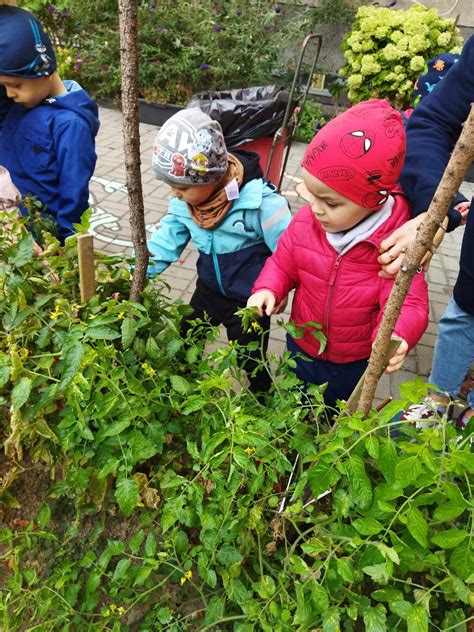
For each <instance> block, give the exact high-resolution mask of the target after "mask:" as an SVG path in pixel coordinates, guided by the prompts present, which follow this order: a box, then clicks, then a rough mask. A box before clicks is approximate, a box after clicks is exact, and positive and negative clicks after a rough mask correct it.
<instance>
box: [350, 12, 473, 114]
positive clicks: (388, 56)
mask: <svg viewBox="0 0 474 632" xmlns="http://www.w3.org/2000/svg"><path fill="white" fill-rule="evenodd" d="M458 33H459V31H458V29H457V28H456V27H455V24H454V20H451V19H447V18H441V17H440V16H439V14H438V11H437V10H436V9H426V8H425V7H424V6H423V5H421V4H414V5H413V6H412V7H410V8H409V9H408V10H406V11H403V10H394V9H387V8H380V7H370V6H368V7H361V8H359V10H358V12H357V17H356V21H355V23H354V26H353V28H352V31H351V32H350V33H349V34H348V35H347V37H346V39H345V41H344V44H343V46H342V48H343V51H344V55H345V59H346V62H345V64H344V66H343V67H342V69H341V71H340V74H341V76H343V77H347V84H348V96H349V99H350V100H351V101H353V102H354V103H356V102H359V101H363V100H365V99H370V98H382V99H387V100H388V101H390V102H391V103H392V104H393V105H394V106H395V107H398V108H402V107H409V106H410V105H411V93H412V90H413V84H414V82H415V80H416V79H417V77H419V76H420V75H421V74H422V73H423V71H424V67H425V64H426V62H427V61H428V60H429V59H430V58H432V57H434V56H435V55H437V54H439V53H445V52H449V51H452V52H459V50H460V45H461V42H462V40H461V38H460V37H459V35H458Z"/></svg>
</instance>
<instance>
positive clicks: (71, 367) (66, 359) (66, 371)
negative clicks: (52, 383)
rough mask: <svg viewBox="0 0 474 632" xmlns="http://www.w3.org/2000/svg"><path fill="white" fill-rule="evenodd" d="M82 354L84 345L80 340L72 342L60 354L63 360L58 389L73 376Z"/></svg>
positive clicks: (66, 383) (65, 384)
mask: <svg viewBox="0 0 474 632" xmlns="http://www.w3.org/2000/svg"><path fill="white" fill-rule="evenodd" d="M83 355H84V345H82V344H81V343H80V342H74V343H72V344H71V345H68V346H67V347H66V348H65V349H63V352H62V354H61V359H62V360H63V369H62V373H61V382H60V384H59V390H62V389H63V388H64V387H65V386H67V385H68V384H69V382H70V381H71V380H72V379H73V378H74V376H75V375H76V373H77V372H78V371H79V368H80V366H81V362H82V357H83Z"/></svg>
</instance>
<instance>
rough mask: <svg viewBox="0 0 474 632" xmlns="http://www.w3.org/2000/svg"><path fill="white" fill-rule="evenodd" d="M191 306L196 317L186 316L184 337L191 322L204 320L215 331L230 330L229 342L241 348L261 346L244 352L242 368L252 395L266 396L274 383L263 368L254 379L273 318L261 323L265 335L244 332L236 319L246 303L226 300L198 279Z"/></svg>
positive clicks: (265, 347) (183, 330) (228, 331)
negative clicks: (232, 341)
mask: <svg viewBox="0 0 474 632" xmlns="http://www.w3.org/2000/svg"><path fill="white" fill-rule="evenodd" d="M189 303H190V305H191V307H192V308H193V313H192V314H191V315H190V316H186V320H183V322H182V324H181V334H182V335H183V336H185V335H186V334H187V332H188V331H189V329H190V328H191V325H190V323H189V322H188V321H190V320H195V319H197V318H201V319H203V320H207V321H208V322H210V323H211V325H213V326H214V327H217V326H218V325H224V327H225V328H226V330H227V339H228V340H235V341H236V342H237V343H238V344H239V345H248V344H249V343H250V342H258V343H259V344H260V345H261V346H259V348H258V349H256V350H254V351H248V350H247V351H245V357H242V359H241V367H242V368H243V369H244V370H245V372H246V373H247V377H248V379H249V382H250V385H249V389H250V391H251V392H252V393H265V392H266V391H268V390H269V389H270V386H271V383H272V380H271V377H270V375H269V373H268V371H267V370H266V369H265V368H262V369H260V370H258V371H256V373H255V375H252V373H253V372H254V371H255V369H256V367H257V366H258V360H261V359H262V347H263V352H264V354H266V352H267V349H268V338H269V329H270V318H269V317H268V316H264V317H263V318H260V319H259V323H260V326H261V327H262V329H263V331H264V333H263V334H262V332H261V331H253V330H251V331H243V329H242V321H241V319H240V318H239V316H236V315H235V312H236V311H237V310H238V309H239V308H241V307H245V305H246V302H245V301H240V300H238V299H235V298H229V297H228V296H224V295H223V294H220V293H219V292H216V291H215V290H212V289H211V288H209V287H208V286H207V285H205V284H204V283H202V281H200V280H199V279H198V281H197V283H196V289H195V291H194V294H193V296H192V297H191V300H190V302H189Z"/></svg>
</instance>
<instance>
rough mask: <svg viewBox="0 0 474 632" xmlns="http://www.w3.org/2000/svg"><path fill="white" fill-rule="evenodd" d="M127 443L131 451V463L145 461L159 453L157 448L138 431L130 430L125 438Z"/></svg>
mask: <svg viewBox="0 0 474 632" xmlns="http://www.w3.org/2000/svg"><path fill="white" fill-rule="evenodd" d="M127 443H128V445H129V447H130V449H131V451H132V459H133V462H134V463H136V462H137V461H146V460H147V459H151V457H152V456H155V454H156V453H157V452H159V447H160V446H157V445H155V444H154V443H153V442H152V441H150V439H148V437H145V435H144V434H143V433H142V432H140V430H132V432H130V434H129V435H128V437H127Z"/></svg>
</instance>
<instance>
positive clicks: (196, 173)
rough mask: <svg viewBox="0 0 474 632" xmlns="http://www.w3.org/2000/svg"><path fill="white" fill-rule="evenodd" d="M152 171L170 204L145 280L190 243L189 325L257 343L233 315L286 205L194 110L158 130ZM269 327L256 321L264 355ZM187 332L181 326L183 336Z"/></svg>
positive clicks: (258, 383) (249, 158) (257, 380)
mask: <svg viewBox="0 0 474 632" xmlns="http://www.w3.org/2000/svg"><path fill="white" fill-rule="evenodd" d="M153 168H154V170H155V174H156V176H157V178H158V179H160V180H164V181H165V182H166V183H167V184H169V185H170V187H171V190H172V193H173V196H174V197H173V198H172V199H171V201H170V205H169V208H168V213H167V214H166V215H165V217H164V218H163V219H162V220H161V222H160V227H159V229H158V230H156V231H155V232H154V234H153V235H152V237H151V239H150V240H149V241H148V249H149V251H150V253H151V255H152V256H151V259H150V264H149V268H148V275H149V276H150V277H153V276H155V275H157V274H160V273H161V272H163V270H165V269H166V268H167V267H168V266H169V265H170V264H171V263H173V262H174V261H177V260H178V259H179V258H180V256H181V253H182V252H183V250H184V248H185V247H186V245H187V244H188V242H189V241H192V242H193V244H194V245H195V246H196V248H197V249H198V251H199V259H198V262H197V273H198V280H197V284H196V290H195V292H194V294H193V296H192V298H191V302H190V303H191V307H192V308H193V314H192V315H191V316H190V317H189V320H194V319H196V318H205V317H207V319H208V320H209V321H210V322H211V323H212V324H213V325H220V324H223V325H224V326H225V327H226V329H227V336H228V338H229V340H235V341H237V342H238V343H239V344H248V343H249V342H252V341H254V340H260V333H259V332H255V331H252V332H246V331H243V330H242V326H241V322H240V318H238V317H237V316H236V315H235V312H236V310H237V309H239V308H240V307H245V305H246V302H247V299H248V297H249V296H250V292H251V289H252V286H253V283H254V281H255V279H256V278H257V277H258V275H259V273H260V271H261V269H262V268H263V266H264V264H265V261H266V259H267V258H268V257H269V256H270V255H271V253H272V252H274V250H275V248H276V245H277V242H278V239H279V237H280V235H281V234H282V232H283V231H284V230H285V228H286V227H287V226H288V224H289V222H290V220H291V212H290V209H289V207H288V203H287V201H286V200H285V198H283V197H282V196H281V195H279V194H278V193H276V191H275V187H274V186H273V185H271V184H269V183H267V182H265V181H264V180H263V179H262V170H261V168H260V166H259V161H258V155H257V154H255V153H253V152H248V151H236V152H234V153H232V154H230V153H228V152H227V149H226V146H225V141H224V136H223V134H222V129H221V127H220V125H219V123H218V122H217V121H213V120H212V119H211V118H210V117H209V116H208V115H207V114H204V113H203V112H201V110H199V109H197V108H189V109H186V110H181V111H180V112H178V113H177V114H175V115H174V116H172V117H171V118H170V119H169V120H168V121H167V122H166V123H165V125H164V126H163V127H162V128H161V130H160V131H159V133H158V136H157V137H156V140H155V144H154V147H153ZM269 324H270V323H269V319H268V318H267V317H265V318H262V322H261V325H262V328H263V329H264V330H265V331H266V332H267V333H266V335H265V336H264V350H265V351H266V348H267V346H268V328H269ZM187 328H189V324H188V323H184V324H183V333H185V332H186V331H187ZM255 357H260V352H256V356H255ZM255 369H256V362H255V360H254V359H251V360H249V361H247V362H246V363H245V370H246V371H247V375H248V377H249V381H250V389H251V390H252V392H255V393H256V392H264V391H266V390H268V388H269V387H270V376H269V375H268V373H267V372H266V371H263V370H260V371H255Z"/></svg>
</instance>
